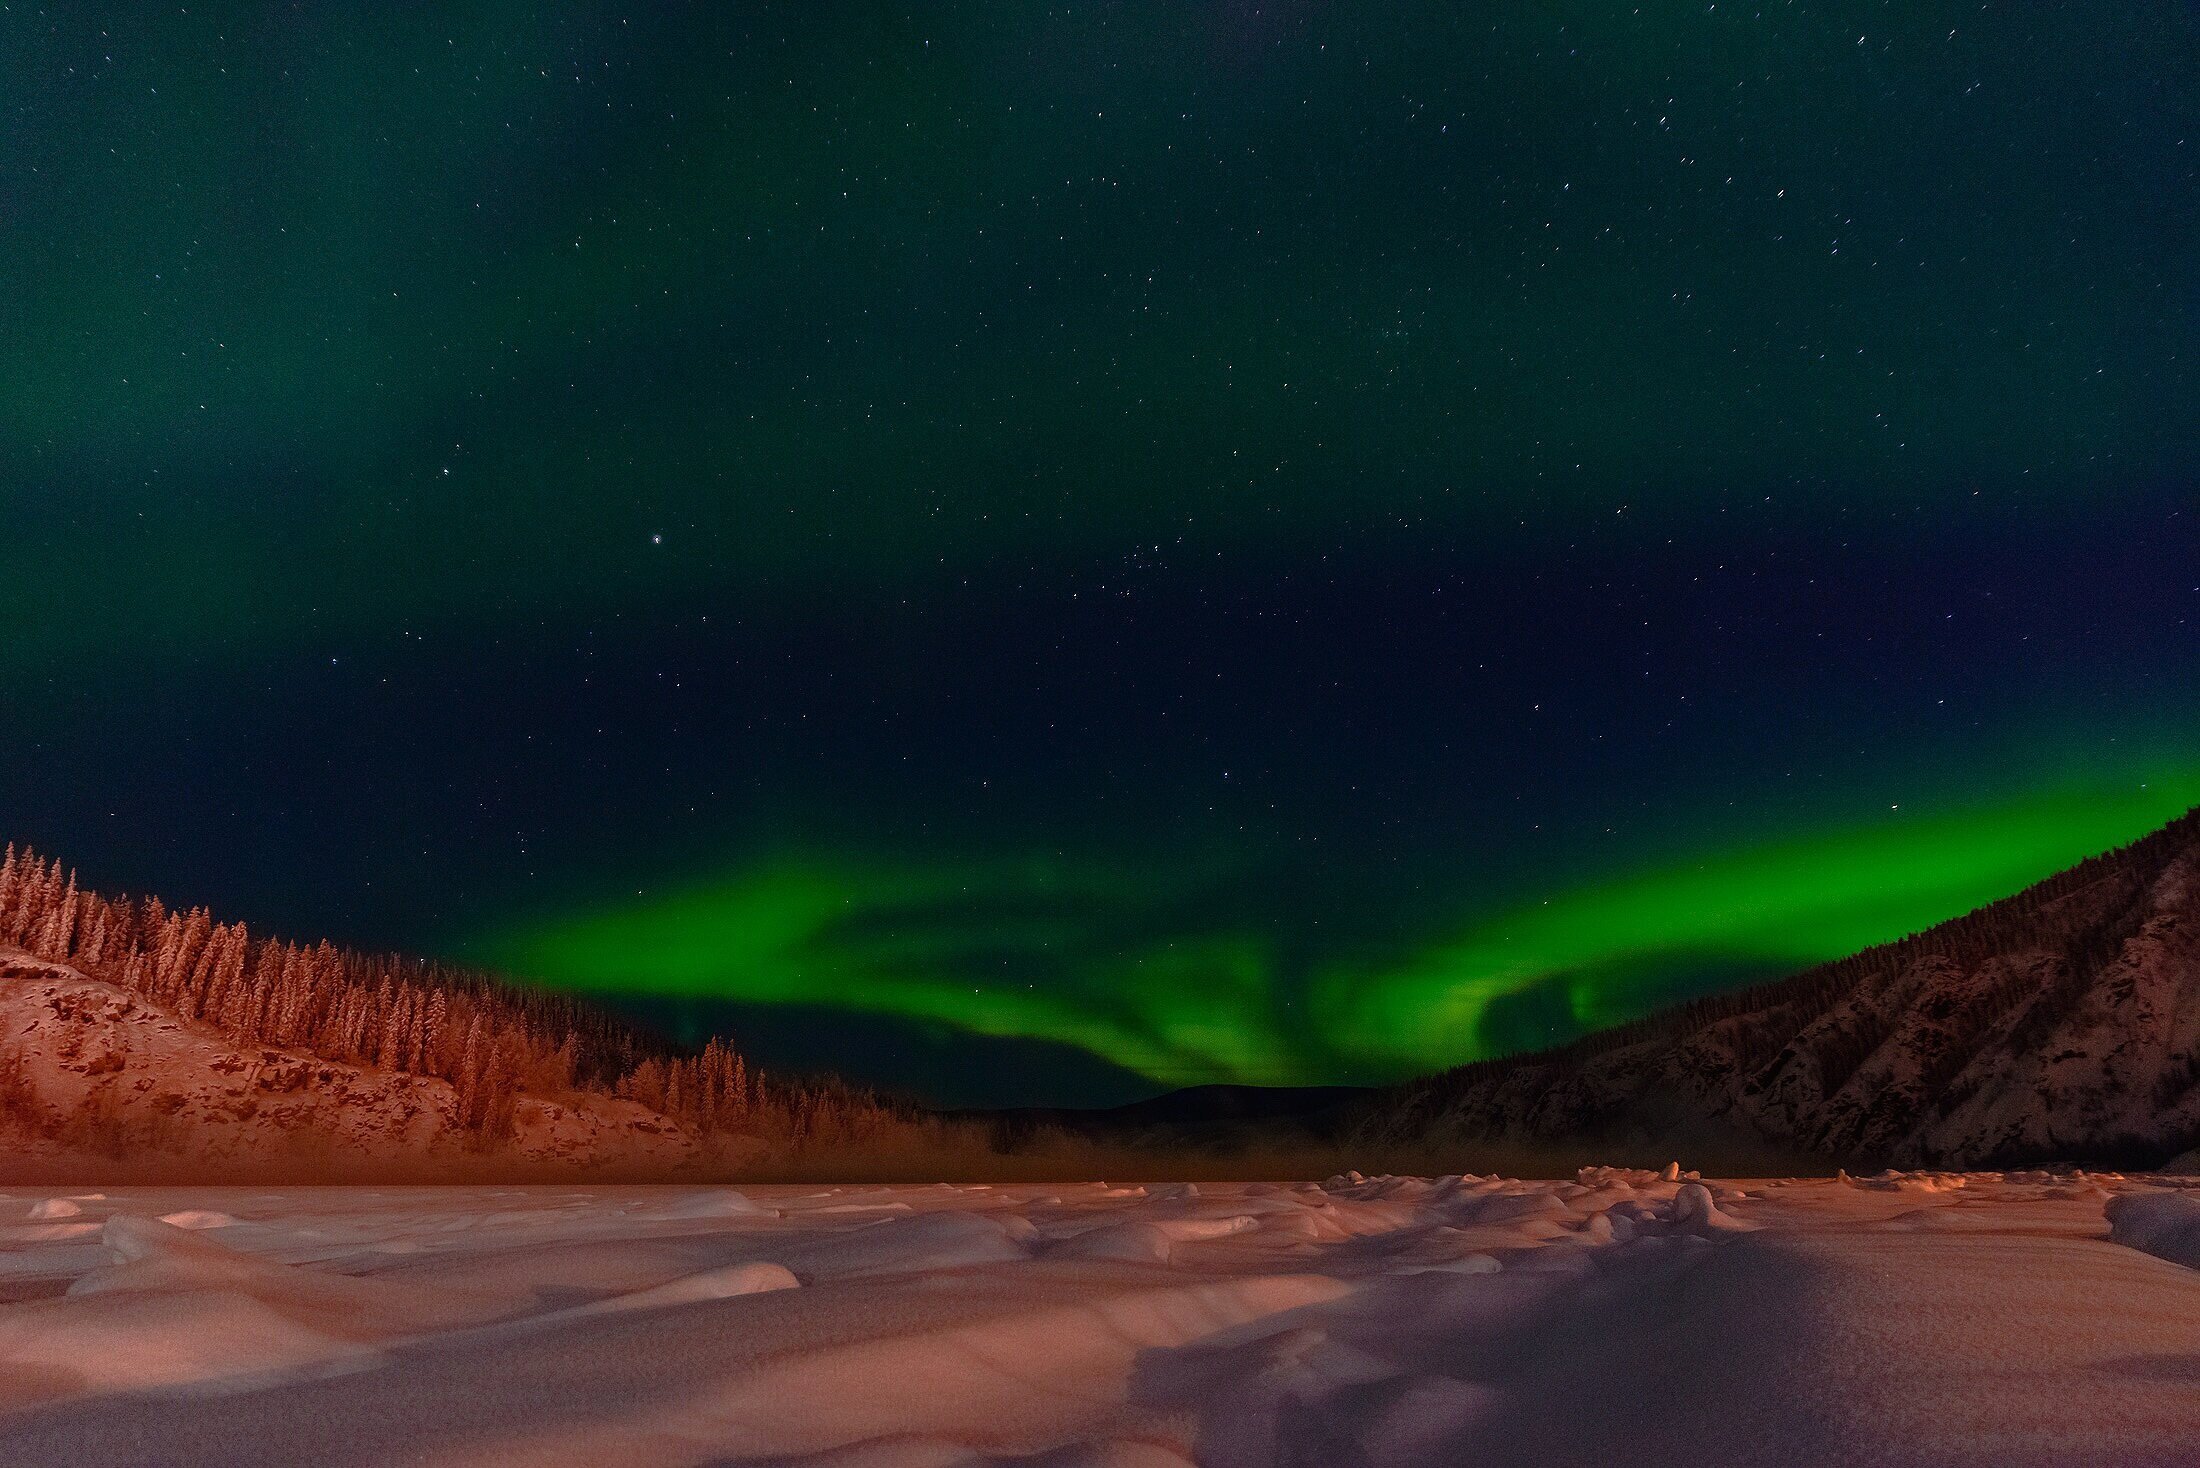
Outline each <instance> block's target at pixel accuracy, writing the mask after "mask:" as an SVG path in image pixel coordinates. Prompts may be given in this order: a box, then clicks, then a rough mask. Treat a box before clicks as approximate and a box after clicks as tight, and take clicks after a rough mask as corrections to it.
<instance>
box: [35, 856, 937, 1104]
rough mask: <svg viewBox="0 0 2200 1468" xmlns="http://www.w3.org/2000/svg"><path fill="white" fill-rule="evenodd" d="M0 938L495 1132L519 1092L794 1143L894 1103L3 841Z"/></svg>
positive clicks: (226, 1033) (245, 1040)
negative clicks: (414, 1095) (359, 1074)
mask: <svg viewBox="0 0 2200 1468" xmlns="http://www.w3.org/2000/svg"><path fill="white" fill-rule="evenodd" d="M0 946H13V947H17V948H20V949H22V950H23V951H24V952H26V953H28V954H30V955H31V956H32V957H35V958H40V959H44V960H47V961H49V962H52V963H65V964H68V965H70V966H72V967H75V968H77V969H79V970H81V971H82V972H84V973H86V974H87V975H90V976H92V977H95V978H101V979H105V980H107V981H108V982H111V983H114V984H116V985H118V986H119V987H121V988H123V989H124V990H127V991H128V992H130V993H132V994H134V995H137V996H139V997H140V998H142V999H144V1000H146V1001H147V1002H149V1003H151V1004H154V1005H157V1006H159V1007H161V1008H164V1009H167V1010H169V1011H171V1012H173V1013H174V1014H175V1015H177V1016H178V1017H179V1018H181V1019H183V1020H185V1021H188V1022H191V1023H194V1024H198V1025H202V1026H205V1027H206V1028H208V1029H211V1030H213V1031H215V1032H216V1033H218V1034H220V1035H221V1036H222V1037H223V1038H225V1039H227V1040H229V1041H231V1042H232V1043H235V1044H238V1045H263V1046H271V1047H278V1048H283V1049H290V1050H302V1051H305V1052H308V1053H310V1054H312V1055H314V1056H316V1057H318V1058H320V1059H323V1060H330V1061H338V1062H342V1063H345V1064H349V1065H357V1066H364V1067H371V1068H379V1069H382V1070H388V1071H396V1072H401V1073H405V1074H410V1075H417V1076H424V1077H431V1078H434V1079H436V1080H441V1081H445V1082H448V1083H449V1085H450V1087H451V1090H452V1103H451V1105H452V1115H451V1120H452V1121H453V1123H454V1124H455V1125H457V1126H458V1127H460V1128H462V1129H464V1130H466V1131H468V1132H471V1133H474V1134H476V1135H477V1136H479V1137H480V1138H482V1139H484V1140H498V1139H502V1138H507V1137H509V1136H510V1135H511V1134H512V1132H513V1128H514V1125H515V1117H516V1112H517V1108H518V1104H519V1101H520V1098H521V1097H522V1096H537V1097H543V1098H554V1097H556V1096H558V1095H561V1094H566V1093H571V1092H575V1091H583V1092H593V1093H597V1094H602V1095H611V1096H619V1097H623V1098H626V1099H628V1100H632V1101H635V1102H637V1103H639V1104H641V1105H643V1106H647V1107H649V1108H650V1109H652V1110H654V1111H657V1112H660V1113H662V1114H664V1115H665V1116H667V1117H669V1118H671V1119H672V1120H674V1121H676V1122H677V1123H679V1124H680V1125H681V1126H683V1127H684V1128H687V1129H688V1130H691V1131H693V1132H696V1133H698V1134H700V1135H703V1136H705V1137H709V1136H713V1135H716V1134H721V1133H725V1134H733V1133H738V1134H752V1135H759V1136H765V1137H770V1138H775V1139H781V1140H793V1141H797V1142H801V1141H807V1140H815V1139H824V1138H826V1137H828V1136H839V1135H848V1134H855V1133H860V1132H863V1131H866V1130H870V1129H872V1128H874V1127H876V1126H877V1125H879V1124H881V1123H884V1122H886V1121H888V1120H891V1119H892V1118H893V1116H894V1115H895V1113H894V1112H893V1110H892V1108H890V1107H888V1106H886V1105H885V1104H884V1103H882V1102H881V1101H879V1100H878V1099H876V1098H874V1097H871V1096H869V1095H866V1094H864V1093H862V1092H860V1091H857V1090H854V1089H852V1088H850V1087H848V1086H845V1085H843V1084H841V1083H839V1082H837V1081H832V1080H825V1081H810V1082H782V1081H779V1080H777V1079H776V1078H774V1079H767V1078H766V1077H765V1075H764V1074H763V1072H762V1071H760V1070H757V1069H755V1068H753V1067H751V1066H750V1065H749V1064H748V1062H747V1060H746V1059H745V1058H744V1057H743V1056H742V1055H741V1054H740V1053H739V1052H738V1051H737V1050H735V1049H734V1048H733V1047H732V1046H731V1045H729V1044H727V1043H725V1042H724V1041H722V1040H719V1039H716V1038H713V1039H712V1040H711V1041H710V1042H709V1043H708V1044H707V1045H705V1046H703V1047H702V1048H701V1049H699V1050H693V1049H690V1050H680V1049H675V1048H673V1047H670V1046H667V1045H664V1044H662V1043H660V1042H657V1041H655V1040H654V1039H652V1038H651V1037H649V1036H647V1035H645V1034H643V1033H642V1032H641V1031H639V1030H636V1029H634V1028H633V1027H632V1026H629V1025H627V1024H625V1023H624V1022H622V1021H620V1020H618V1019H616V1018H614V1017H613V1016H611V1015H610V1014H608V1013H606V1012H604V1011H603V1010H601V1009H598V1008H596V1007H595V1006H593V1005H590V1004H587V1003H584V1002H582V1001H579V1000H576V999H574V998H572V997H571V996H568V995H562V994H556V993H552V992H549V991H545V990H539V989H530V988H524V987H520V986H517V985H512V984H507V983H505V982H504V981H502V980H500V979H498V978H496V977H494V976H492V975H489V974H486V973H482V972H479V971H477V970H472V969H467V968H462V967H457V966H454V965H448V964H442V963H437V962H433V961H429V960H423V959H416V958H407V957H404V956H401V955H396V954H375V953H362V952H358V951H355V950H352V949H347V948H340V947H337V946H336V945H334V944H332V943H329V942H327V941H325V940H324V941H322V942H320V943H317V944H313V945H310V946H309V945H306V944H302V943H293V942H287V941H285V940H283V939H280V938H274V937H255V936H254V935H253V934H252V933H251V932H249V931H248V930H247V928H246V927H245V925H244V924H243V923H241V922H229V923H225V922H220V921H217V920H216V919H215V918H214V917H213V915H212V914H211V913H209V912H208V910H207V909H206V908H204V907H194V908H190V909H188V910H183V909H173V908H170V907H168V906H167V905H166V904H165V903H163V902H162V901H161V900H160V899H159V898H158V897H146V898H142V899H140V898H133V897H129V896H114V897H109V896H105V895H103V894H101V893H98V892H95V891H91V890H89V889H87V888H83V887H80V886H79V885H78V883H77V879H76V874H75V873H74V872H73V871H64V869H63V867H62V864H61V863H60V862H59V861H58V860H51V861H49V860H47V859H46V858H44V857H42V856H40V855H38V854H37V853H36V852H33V851H31V850H29V849H28V848H25V849H23V850H20V851H19V850H18V849H17V848H16V847H14V846H13V845H10V846H9V847H8V848H7V852H6V856H5V857H4V858H0Z"/></svg>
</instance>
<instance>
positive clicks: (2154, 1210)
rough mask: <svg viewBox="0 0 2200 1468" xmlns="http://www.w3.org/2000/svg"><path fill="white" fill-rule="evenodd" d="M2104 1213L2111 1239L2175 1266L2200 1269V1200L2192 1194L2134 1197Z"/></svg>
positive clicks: (2112, 1204)
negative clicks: (2181, 1265)
mask: <svg viewBox="0 0 2200 1468" xmlns="http://www.w3.org/2000/svg"><path fill="white" fill-rule="evenodd" d="M2102 1212H2103V1213H2104V1214H2105V1215H2106V1216H2107V1218H2108V1236H2109V1237H2110V1238H2111V1239H2114V1240H2115V1241H2116V1242H2117V1243H2119V1244H2125V1245H2128V1246H2130V1247H2131V1248H2134V1249H2141V1250H2144V1251H2145V1252H2147V1253H2149V1254H2152V1255H2154V1256H2155V1257H2157V1258H2160V1259H2167V1260H2169V1261H2171V1262H2172V1263H2174V1264H2183V1265H2187V1266H2189V1267H2191V1268H2194V1269H2200V1198H2196V1197H2193V1196H2192V1195H2191V1194H2189V1193H2130V1194H2126V1195H2125V1196H2123V1197H2121V1198H2111V1199H2110V1200H2109V1201H2108V1203H2107V1204H2106V1206H2105V1207H2104V1208H2103V1209H2102Z"/></svg>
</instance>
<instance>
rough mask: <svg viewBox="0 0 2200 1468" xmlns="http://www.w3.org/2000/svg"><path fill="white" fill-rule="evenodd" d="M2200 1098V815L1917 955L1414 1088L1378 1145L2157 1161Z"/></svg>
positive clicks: (1762, 991)
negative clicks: (1721, 1148) (1681, 1142)
mask: <svg viewBox="0 0 2200 1468" xmlns="http://www.w3.org/2000/svg"><path fill="white" fill-rule="evenodd" d="M2196 1080H2200V811H2196V812H2192V813H2188V814H2187V815H2185V816H2182V817H2180V818H2178V819H2177V820H2175V821H2173V822H2171V823H2170V824H2169V825H2168V826H2165V827H2164V828H2163V829H2162V830H2160V831H2158V832H2156V833H2155V834H2153V835H2151V836H2148V837H2146V838H2145V839H2143V840H2140V841H2138V842H2135V843H2133V844H2132V845H2130V846H2127V847H2124V848H2121V849H2120V850H2117V851H2113V852H2110V853H2108V854H2106V855H2104V856H2099V857H2095V858H2093V859H2092V860H2090V861H2087V862H2084V863H2081V864H2080V865H2078V866H2076V867H2073V868H2071V869H2070V870H2069V871H2066V872H2063V873H2061V874H2059V875H2057V876H2054V877H2050V878H2048V879H2047V880H2046V881H2044V882H2041V883H2039V884H2038V885H2037V886H2034V887H2031V888H2028V889H2027V890H2025V891H2023V892H2020V893H2018V894H2016V895H2015V896H2013V897H2009V898H2005V899H2003V900H2002V901H1999V902H1996V903H1993V904H1991V905H1989V906H1987V907H1983V908H1980V909H1979V910H1977V911H1976V912H1973V913H1971V914H1969V915H1967V916H1965V917H1961V918H1957V919H1954V920H1953V921H1950V922H1947V923H1943V924H1941V925H1940V926H1939V927H1936V928H1933V929H1930V930H1929V931H1927V932H1924V933H1920V934H1917V935H1914V936H1912V937H1909V938H1906V939H1903V940H1902V941H1900V942H1897V943H1890V944H1886V945H1884V946H1882V947H1878V948H1872V949H1867V950H1865V951H1864V952H1862V953H1859V954H1857V955H1855V956H1854V957H1852V958H1846V959H1842V960H1841V961H1839V962H1837V963H1832V964H1827V965H1825V966H1823V967H1820V968H1816V969H1812V970H1809V971H1807V972H1805V973H1802V974H1798V975H1796V976H1795V977H1794V978H1791V979H1787V980H1783V981H1781V982H1779V983H1775V984H1768V985H1764V986H1761V987H1758V988H1754V989H1747V990H1743V991H1740V992H1738V993H1734V994H1728V995H1720V996H1717V997H1714V998H1709V999H1703V1000H1698V1001H1696V1002H1694V1003H1691V1004H1686V1005H1682V1006H1680V1007H1678V1008H1675V1009H1671V1010H1667V1011H1665V1012H1664V1013H1661V1014H1658V1015H1654V1016H1652V1017H1650V1018H1648V1019H1646V1020H1643V1021H1641V1022H1639V1023H1637V1024H1634V1025H1629V1026H1626V1027H1623V1028H1621V1029H1617V1030H1613V1031H1609V1032H1606V1033H1604V1034H1601V1035H1596V1036H1592V1037H1590V1038H1589V1039H1586V1040H1583V1041H1580V1042H1578V1043H1576V1044H1574V1045H1571V1046H1567V1047H1565V1048H1563V1049H1559V1050H1553V1051H1547V1052H1543V1053H1539V1054H1533V1055H1523V1056H1513V1057H1507V1058H1505V1059H1500V1060H1490V1061H1483V1062H1478V1063H1476V1064H1473V1065H1467V1066H1463V1067H1460V1068H1459V1069H1457V1070H1452V1071H1447V1072H1445V1073H1443V1074H1440V1075H1435V1076H1430V1077H1427V1078H1425V1079H1423V1080H1419V1081H1415V1082H1411V1083H1409V1084H1407V1085H1405V1086H1401V1087H1399V1088H1397V1089H1395V1090H1394V1091H1391V1092H1389V1093H1387V1094H1386V1095H1384V1096H1383V1097H1382V1098H1381V1099H1379V1100H1378V1101H1376V1102H1375V1103H1374V1104H1373V1106H1372V1108H1371V1110H1370V1112H1369V1113H1368V1118H1367V1119H1366V1120H1365V1121H1364V1122H1363V1125H1362V1128H1361V1135H1362V1136H1363V1138H1364V1139H1366V1140H1368V1141H1370V1142H1380V1141H1397V1140H1403V1139H1405V1138H1408V1137H1411V1138H1415V1139H1423V1140H1426V1139H1432V1138H1455V1139H1457V1140H1459V1141H1461V1142H1471V1141H1481V1142H1506V1143H1514V1144H1520V1143H1527V1144H1534V1143H1557V1142H1577V1141H1582V1140H1596V1139H1615V1140H1617V1139H1626V1138H1635V1139H1638V1140H1642V1139H1648V1138H1649V1137H1651V1136H1652V1135H1654V1134H1669V1135H1672V1136H1675V1137H1685V1136H1687V1135H1689V1134H1691V1133H1692V1132H1694V1133H1697V1134H1704V1135H1714V1134H1715V1135H1721V1136H1726V1137H1742V1138H1748V1139H1752V1140H1755V1141H1760V1142H1763V1143H1765V1144H1768V1145H1770V1146H1773V1147H1777V1148H1780V1149H1783V1150H1791V1151H1800V1152H1807V1153H1810V1154H1814V1155H1818V1156H1822V1157H1825V1158H1827V1159H1828V1160H1829V1161H1843V1162H1870V1163H1874V1164H1878V1163H1886V1164H1892V1165H1898V1166H1921V1165H1927V1166H1929V1165H1940V1166H1954V1167H1984V1166H1997V1165H2015V1164H2023V1163H2031V1162H2043V1161H2051V1160H2057V1159H2085V1160H2090V1161H2100V1162H2114V1163H2120V1164H2123V1165H2132V1166H2145V1165H2149V1164H2152V1163H2156V1162H2159V1161H2162V1160H2164V1159H2167V1158H2169V1157H2171V1156H2174V1155H2176V1154H2178V1153H2181V1152H2184V1151H2187V1150H2190V1149H2191V1148H2192V1147H2193V1146H2194V1145H2195V1143H2196V1142H2200V1086H2196V1084H2195V1082H2196Z"/></svg>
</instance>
